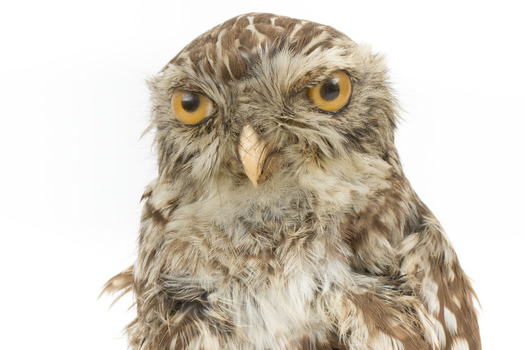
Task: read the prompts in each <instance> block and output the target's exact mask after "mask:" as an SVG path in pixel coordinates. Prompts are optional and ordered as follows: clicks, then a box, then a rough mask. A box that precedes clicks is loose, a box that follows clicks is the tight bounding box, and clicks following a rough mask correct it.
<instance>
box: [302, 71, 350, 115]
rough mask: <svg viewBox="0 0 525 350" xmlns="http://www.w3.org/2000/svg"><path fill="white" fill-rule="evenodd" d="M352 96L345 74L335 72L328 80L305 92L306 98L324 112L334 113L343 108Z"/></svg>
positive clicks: (348, 78) (347, 77)
mask: <svg viewBox="0 0 525 350" xmlns="http://www.w3.org/2000/svg"><path fill="white" fill-rule="evenodd" d="M351 95H352V82H351V81H350V77H349V76H348V74H346V73H345V72H336V73H334V74H332V75H331V76H330V77H329V78H328V79H326V80H324V81H322V82H320V83H319V84H317V85H315V86H314V87H311V88H309V89H308V90H306V96H307V97H308V99H309V100H310V102H312V103H313V104H314V105H316V106H317V107H319V109H321V110H323V111H325V112H331V113H335V112H337V111H339V110H340V109H342V108H343V107H345V106H346V105H347V104H348V102H349V101H350V97H351Z"/></svg>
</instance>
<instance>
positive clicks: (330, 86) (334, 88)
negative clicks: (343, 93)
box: [320, 79, 340, 101]
mask: <svg viewBox="0 0 525 350" xmlns="http://www.w3.org/2000/svg"><path fill="white" fill-rule="evenodd" d="M320 93H321V97H322V98H323V100H325V101H332V100H335V99H336V98H337V97H338V96H339V93H340V90H339V81H338V79H332V80H328V81H326V82H324V83H323V85H321V91H320Z"/></svg>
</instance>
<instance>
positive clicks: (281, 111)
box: [105, 13, 481, 350]
mask: <svg viewBox="0 0 525 350" xmlns="http://www.w3.org/2000/svg"><path fill="white" fill-rule="evenodd" d="M383 61H384V60H383V58H382V57H381V56H380V55H378V54H374V53H372V52H371V50H370V48H368V47H367V46H363V45H361V44H357V43H355V42H354V41H352V40H351V39H349V38H348V37H347V36H346V35H344V34H342V33H340V32H339V31H337V30H335V29H333V28H331V27H329V26H326V25H321V24H317V23H313V22H310V21H306V20H298V19H292V18H288V17H282V16H277V15H273V14H260V13H250V14H245V15H241V16H238V17H235V18H232V19H230V20H228V21H227V22H225V23H223V24H221V25H218V26H216V27H215V28H213V29H211V30H209V31H208V32H206V33H204V34H202V35H201V36H199V37H197V38H196V39H195V40H193V41H192V42H191V43H190V44H189V45H187V46H186V47H185V48H184V49H183V50H182V51H181V52H180V53H179V54H177V55H176V56H175V58H173V59H172V60H171V61H170V62H169V63H168V64H167V65H166V66H165V67H164V68H163V69H162V70H161V71H160V73H159V74H158V75H156V76H155V77H154V78H152V79H151V81H149V86H150V89H151V94H152V122H151V126H150V128H151V130H154V132H155V145H156V150H157V152H158V176H157V178H156V179H155V180H154V181H153V182H151V183H150V184H149V186H148V187H147V189H146V191H145V193H144V195H143V198H142V200H143V202H144V206H143V212H142V217H141V226H140V233H139V238H138V257H137V259H136V262H135V263H134V265H133V266H131V267H129V268H128V269H126V270H124V271H123V272H121V273H120V274H118V275H116V276H115V277H113V278H112V279H110V280H109V281H108V282H107V284H106V286H105V291H107V292H120V293H121V294H125V293H127V292H131V293H132V294H133V298H134V306H135V308H136V317H135V319H134V320H133V321H132V322H131V324H129V325H128V326H127V329H126V331H127V335H128V338H129V344H130V348H131V349H134V350H139V349H141V350H153V349H155V350H158V349H210V350H213V349H356V350H358V349H359V350H360V349H363V350H364V349H381V350H385V349H392V350H393V349H405V350H409V349H410V350H421V349H447V350H466V349H469V350H477V349H481V344H480V337H479V329H478V324H477V315H476V308H475V305H476V304H477V302H476V296H475V293H474V291H473V289H472V286H471V283H470V281H469V279H468V277H467V276H466V275H465V273H464V272H463V270H462V269H461V267H460V264H459V262H458V258H457V256H456V254H455V252H454V250H453V248H452V246H451V244H450V242H449V240H448V239H447V237H446V235H445V233H444V231H443V229H442V227H441V226H440V224H439V222H438V221H437V219H436V218H435V217H434V215H433V214H432V213H431V211H430V210H429V209H428V208H427V207H426V206H425V204H423V202H422V201H421V200H420V199H419V198H418V196H417V195H416V193H415V192H414V190H413V189H412V187H411V186H410V183H409V181H408V180H407V178H406V177H405V175H404V173H403V169H402V167H401V163H400V160H399V156H398V152H397V150H396V148H395V145H394V130H395V127H396V119H397V112H396V105H397V103H396V101H395V99H394V97H393V94H392V91H391V88H390V85H389V81H388V73H387V70H386V68H385V65H384V62H383Z"/></svg>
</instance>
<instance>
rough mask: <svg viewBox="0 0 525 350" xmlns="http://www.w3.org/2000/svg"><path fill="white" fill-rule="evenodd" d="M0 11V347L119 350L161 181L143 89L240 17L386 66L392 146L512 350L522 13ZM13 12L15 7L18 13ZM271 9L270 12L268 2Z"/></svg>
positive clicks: (491, 325)
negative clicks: (348, 47) (317, 32)
mask: <svg viewBox="0 0 525 350" xmlns="http://www.w3.org/2000/svg"><path fill="white" fill-rule="evenodd" d="M10 3H11V4H10V5H4V4H2V7H1V9H0V35H1V41H0V47H1V53H0V101H1V102H0V116H1V124H0V125H1V127H0V135H1V137H0V152H1V153H0V162H1V171H0V183H1V191H2V197H1V198H2V199H1V201H0V203H1V204H0V206H1V208H0V220H1V221H0V230H1V231H0V234H1V241H0V269H1V270H0V272H1V282H0V303H1V304H0V305H1V309H0V334H1V339H2V340H1V344H0V347H1V348H2V349H36V348H38V349H125V348H126V342H125V339H124V338H123V337H122V335H121V330H122V328H123V327H124V325H125V324H126V323H127V322H129V321H130V320H131V317H132V313H131V312H129V311H127V307H128V306H129V304H130V303H131V299H130V298H125V299H123V300H122V301H121V302H119V303H117V304H116V305H115V306H114V307H113V308H112V309H111V310H109V311H108V307H109V305H110V300H111V299H110V298H108V297H102V298H101V299H100V300H97V296H98V293H99V292H100V290H101V286H102V285H103V283H104V282H105V281H106V280H107V279H108V278H109V277H111V276H112V275H114V274H115V273H117V272H119V271H120V270H122V269H123V268H125V267H127V266H129V265H130V264H131V263H132V262H133V260H134V256H135V252H136V250H135V249H136V248H135V243H136V237H137V230H138V223H139V216H140V210H141V207H140V203H139V198H140V196H141V194H142V191H143V189H144V187H145V186H146V184H147V183H148V182H149V181H150V180H152V179H153V178H154V176H155V171H156V170H155V166H156V165H155V156H154V154H153V153H152V152H151V149H150V145H151V135H148V136H145V137H143V138H142V139H141V138H140V136H141V133H142V131H143V130H144V129H145V128H146V126H147V122H148V118H149V111H148V109H149V101H148V99H149V93H148V91H147V89H146V86H145V83H144V81H145V79H147V78H148V77H150V76H151V75H153V74H155V73H156V72H157V71H158V70H159V69H161V68H162V66H163V65H164V64H165V63H166V62H168V61H169V60H170V59H171V58H172V57H173V56H174V55H175V54H176V53H177V52H178V51H179V50H180V49H182V47H183V46H184V45H185V44H187V43H188V42H189V41H190V40H191V39H193V38H194V37H196V36H197V35H198V34H200V33H202V32H204V31H206V30H208V29H209V28H211V27H212V26H214V25H216V24H218V23H221V22H223V21H224V20H227V19H229V18H230V17H233V16H235V15H237V14H241V13H245V12H251V11H259V12H273V13H277V14H281V15H287V16H291V17H296V18H305V19H310V20H313V21H316V22H320V23H324V24H329V25H331V26H333V27H335V28H337V29H339V30H340V31H343V32H344V33H346V34H348V35H349V36H350V37H351V38H352V39H354V40H355V41H357V42H365V43H369V44H371V45H372V47H373V48H374V50H375V51H376V52H382V53H385V54H386V55H387V57H388V64H389V67H390V69H391V78H392V81H393V83H394V87H395V89H396V91H397V94H398V98H399V100H400V102H401V105H402V106H403V108H404V111H403V112H402V117H403V118H404V121H403V122H402V123H401V124H400V126H399V130H398V133H397V145H398V148H399V152H400V154H401V159H402V161H403V164H404V167H405V170H406V173H407V176H408V178H409V179H410V180H411V182H412V184H413V186H414V188H415V189H416V191H417V192H418V193H419V194H420V196H421V197H422V199H423V200H424V201H425V202H426V203H427V205H428V206H429V207H430V208H431V209H432V210H433V212H434V213H435V214H436V216H437V217H438V218H439V219H440V221H441V222H442V224H443V226H444V227H445V229H446V230H447V232H448V235H449V237H450V239H451V240H452V242H453V244H454V246H455V248H456V250H457V253H458V256H459V258H460V261H461V263H462V266H463V267H464V269H465V270H466V271H467V273H468V274H469V276H470V277H471V278H472V280H473V282H474V286H475V289H476V290H477V293H478V295H479V299H480V301H481V304H482V306H483V311H482V313H481V318H480V323H481V331H482V339H483V346H484V349H518V348H523V346H524V345H523V341H522V339H523V334H522V333H523V330H522V329H523V325H524V324H523V314H525V307H524V303H523V290H524V289H525V284H524V282H523V280H524V272H523V271H524V269H523V268H524V267H525V263H524V259H525V256H524V255H525V254H524V252H523V245H524V243H525V240H524V238H523V237H524V235H525V229H524V223H523V217H524V214H525V213H524V212H523V211H524V209H525V205H524V202H523V199H524V197H525V191H524V188H523V176H524V175H523V168H524V166H523V163H524V161H525V157H524V153H525V141H524V140H523V128H524V127H525V123H524V118H525V112H524V111H523V101H524V99H525V88H524V80H525V68H524V66H525V65H524V63H525V51H524V39H523V35H524V34H525V25H524V24H523V13H524V11H523V9H522V8H520V6H519V5H518V4H519V3H518V1H516V2H514V3H513V2H509V1H497V2H496V1H493V2H491V3H486V2H481V1H475V2H474V1H473V2H466V1H463V2H460V1H445V2H443V1H441V2H435V3H434V4H433V5H431V4H430V3H429V2H425V3H424V4H423V2H421V1H403V2H400V1H363V0H360V1H335V0H332V1H316V2H303V1H298V2H288V3H286V4H285V1H283V0H278V1H263V0H259V1H257V2H255V1H247V0H245V1H226V0H225V1H217V2H213V3H212V2H210V3H204V2H202V1H177V0H172V1H106V0H92V1H83V2H80V1H58V0H47V1H37V0H30V1H18V2H15V1H11V2H10ZM15 3H16V5H15ZM263 3H264V4H263Z"/></svg>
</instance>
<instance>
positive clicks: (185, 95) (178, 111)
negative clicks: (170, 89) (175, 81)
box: [171, 90, 213, 124]
mask: <svg viewBox="0 0 525 350" xmlns="http://www.w3.org/2000/svg"><path fill="white" fill-rule="evenodd" d="M171 108H172V109H173V114H174V115H175V118H177V119H178V120H179V121H180V122H181V123H183V124H197V123H199V122H201V121H203V120H204V119H206V118H208V117H210V116H211V115H212V113H213V102H212V101H211V100H210V99H209V98H207V97H206V96H204V95H202V94H199V93H195V92H190V91H184V90H176V91H175V92H174V93H173V96H172V98H171Z"/></svg>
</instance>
